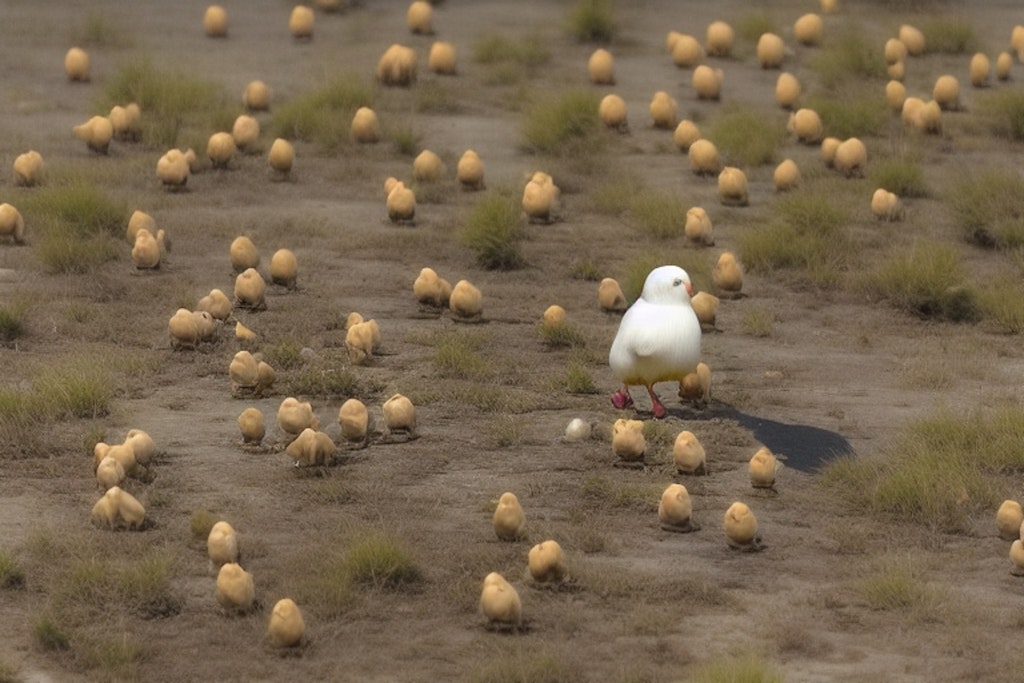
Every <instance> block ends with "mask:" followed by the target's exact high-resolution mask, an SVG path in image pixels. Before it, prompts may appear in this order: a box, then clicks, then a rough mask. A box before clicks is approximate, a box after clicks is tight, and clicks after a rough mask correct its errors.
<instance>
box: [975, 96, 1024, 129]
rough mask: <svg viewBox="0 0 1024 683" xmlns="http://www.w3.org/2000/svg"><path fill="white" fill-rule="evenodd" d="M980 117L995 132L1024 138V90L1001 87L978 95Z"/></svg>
mask: <svg viewBox="0 0 1024 683" xmlns="http://www.w3.org/2000/svg"><path fill="white" fill-rule="evenodd" d="M976 108H977V113H978V117H979V118H980V119H981V120H983V121H985V122H986V124H987V125H988V128H989V130H990V131H992V133H993V134H995V135H997V136H999V137H1003V138H1007V139H1010V140H1015V141H1021V140H1024V92H1022V91H1021V90H1020V89H1018V88H999V89H997V90H992V91H991V92H986V93H983V94H981V95H979V96H978V99H977V107H976Z"/></svg>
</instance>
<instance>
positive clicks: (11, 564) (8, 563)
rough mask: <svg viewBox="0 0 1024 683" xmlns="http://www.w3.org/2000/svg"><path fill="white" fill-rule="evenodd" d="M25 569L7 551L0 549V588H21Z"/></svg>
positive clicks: (23, 582)
mask: <svg viewBox="0 0 1024 683" xmlns="http://www.w3.org/2000/svg"><path fill="white" fill-rule="evenodd" d="M24 586H25V571H24V570H23V569H22V568H21V565H19V564H18V561H17V560H15V559H14V557H13V556H12V555H10V554H9V553H6V552H3V551H0V589H10V588H23V587H24Z"/></svg>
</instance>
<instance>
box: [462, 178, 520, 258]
mask: <svg viewBox="0 0 1024 683" xmlns="http://www.w3.org/2000/svg"><path fill="white" fill-rule="evenodd" d="M459 237H460V240H461V241H462V244H463V245H464V246H466V247H468V248H469V249H470V250H472V251H473V252H475V253H476V260H477V263H479V264H480V266H481V267H483V268H486V269H488V270H515V269H517V268H521V267H523V266H524V265H525V264H526V259H525V258H524V256H523V252H522V247H521V246H520V242H521V241H522V240H523V239H524V238H525V237H526V226H525V225H524V223H523V217H522V215H521V210H520V207H519V203H518V202H517V201H516V200H515V199H513V198H512V197H511V196H508V195H503V194H499V193H493V192H491V193H488V194H486V195H484V197H483V199H481V200H480V201H479V202H478V203H477V204H476V206H475V207H474V208H473V210H472V211H471V212H470V214H469V216H468V217H467V218H466V221H465V224H464V226H463V228H462V231H461V234H460V235H459Z"/></svg>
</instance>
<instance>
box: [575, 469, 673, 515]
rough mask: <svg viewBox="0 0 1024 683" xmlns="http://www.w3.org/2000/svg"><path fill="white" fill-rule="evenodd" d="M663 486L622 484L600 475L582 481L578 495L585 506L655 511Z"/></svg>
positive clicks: (593, 475) (590, 476)
mask: <svg viewBox="0 0 1024 683" xmlns="http://www.w3.org/2000/svg"><path fill="white" fill-rule="evenodd" d="M663 490H664V487H663V486H660V487H659V485H657V484H623V483H617V482H614V481H612V480H610V479H608V478H607V477H604V476H602V475H600V474H592V475H589V476H587V478H586V479H584V480H583V484H582V485H581V486H580V493H581V494H582V499H583V501H584V502H585V504H587V505H589V506H591V507H598V508H602V509H606V508H609V507H612V508H630V509H634V510H638V511H643V512H652V511H657V509H658V503H659V501H660V500H661V493H662V491H663Z"/></svg>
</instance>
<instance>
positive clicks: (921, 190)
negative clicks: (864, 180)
mask: <svg viewBox="0 0 1024 683" xmlns="http://www.w3.org/2000/svg"><path fill="white" fill-rule="evenodd" d="M868 177H869V178H870V179H871V183H872V185H874V186H875V187H882V188H885V189H886V190H888V191H889V192H895V193H896V194H897V195H898V196H899V197H927V196H928V187H927V185H926V184H925V180H924V169H923V168H922V167H921V162H920V161H917V160H915V159H909V158H907V157H893V158H890V159H882V160H880V161H877V162H875V163H873V164H872V165H871V170H870V172H869V173H868Z"/></svg>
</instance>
